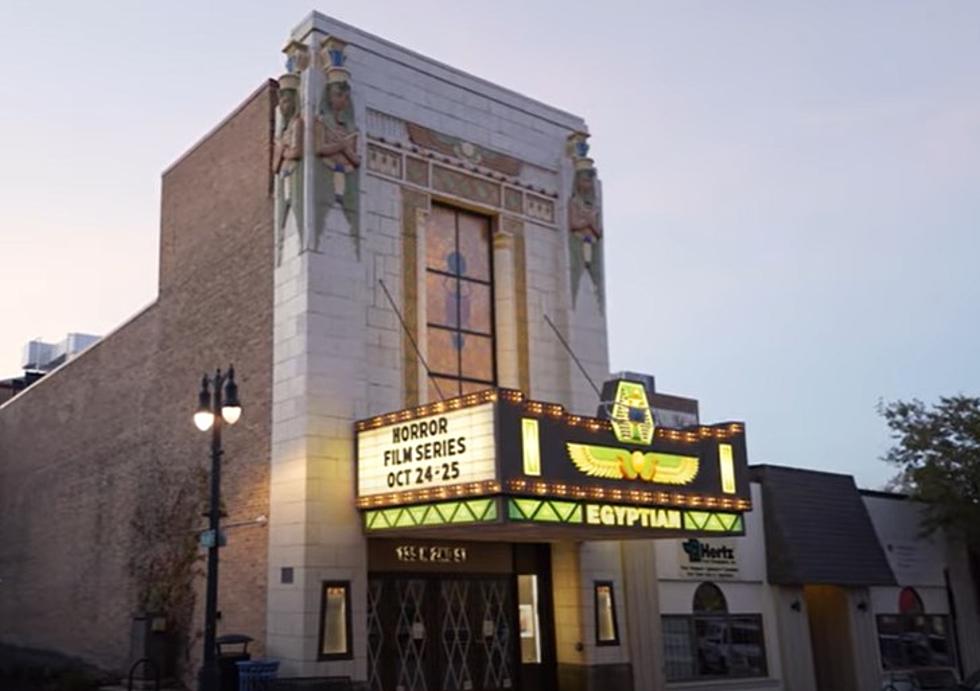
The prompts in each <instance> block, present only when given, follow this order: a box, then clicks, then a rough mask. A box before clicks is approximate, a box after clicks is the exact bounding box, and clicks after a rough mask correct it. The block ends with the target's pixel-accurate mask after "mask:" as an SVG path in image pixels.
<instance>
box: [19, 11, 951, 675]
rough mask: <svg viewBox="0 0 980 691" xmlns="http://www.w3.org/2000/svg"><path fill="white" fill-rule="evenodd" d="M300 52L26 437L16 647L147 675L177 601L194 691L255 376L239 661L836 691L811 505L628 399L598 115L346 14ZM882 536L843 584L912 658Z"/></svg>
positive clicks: (235, 524) (227, 615)
mask: <svg viewBox="0 0 980 691" xmlns="http://www.w3.org/2000/svg"><path fill="white" fill-rule="evenodd" d="M283 52H284V61H285V63H286V70H285V73H284V74H283V75H281V76H280V77H279V78H278V79H277V80H274V81H273V80H270V81H268V82H267V83H265V84H263V85H261V86H260V87H259V88H258V89H257V90H256V91H255V93H253V94H252V95H251V96H250V97H249V98H248V99H247V100H246V101H245V102H244V103H243V104H242V105H241V106H240V107H239V108H238V109H237V110H236V111H235V112H234V113H232V114H231V115H230V116H229V117H228V118H227V119H226V120H224V121H223V122H222V123H220V124H219V125H218V126H217V127H216V128H215V129H214V130H213V131H212V132H210V133H209V134H208V135H207V136H205V137H204V138H203V139H202V140H201V141H200V142H198V143H197V144H195V145H194V146H193V147H192V148H191V149H190V150H189V151H188V152H187V153H186V154H184V155H183V156H182V157H181V158H180V159H178V160H177V161H176V162H175V163H174V164H173V165H172V166H171V167H170V168H168V169H167V171H165V172H164V175H163V189H162V204H161V208H162V217H161V240H160V273H159V294H158V297H157V299H156V300H155V301H154V302H153V303H152V304H151V305H149V306H148V307H147V308H146V309H144V310H143V311H141V312H140V313H139V314H137V315H135V316H134V317H133V318H132V319H131V320H130V321H128V322H127V323H126V324H124V325H122V326H121V327H119V329H117V330H116V331H115V332H113V333H111V334H109V335H107V336H106V337H105V338H103V339H101V340H100V341H99V342H98V343H96V344H95V345H92V346H91V347H89V348H88V349H87V350H86V351H84V352H83V353H81V354H80V355H78V356H77V357H75V358H73V359H72V360H70V361H68V362H67V363H65V364H63V365H61V366H60V367H59V368H57V369H55V370H54V371H52V372H51V373H49V374H47V375H46V376H45V377H44V378H43V379H41V380H40V381H38V382H37V383H35V384H33V385H32V386H30V387H29V388H27V389H26V390H24V391H22V392H20V393H18V395H16V396H14V397H13V398H12V399H11V400H9V401H6V402H5V403H3V404H2V406H0V511H2V515H3V520H2V521H0V583H2V585H0V622H3V624H2V626H0V649H3V650H14V649H16V650H28V651H59V652H61V653H63V654H66V655H69V656H72V657H74V658H78V659H81V660H84V661H86V662H88V663H90V664H92V665H95V666H98V667H100V668H103V669H109V670H123V669H125V668H126V666H127V665H128V663H129V662H130V653H129V651H130V638H129V635H130V630H131V617H132V615H133V613H134V612H136V611H138V610H150V609H153V607H154V606H160V603H161V599H160V592H161V591H166V593H170V599H169V600H167V599H166V598H164V600H163V602H165V603H169V605H171V606H174V607H175V609H174V611H175V612H184V611H185V610H183V609H180V607H190V610H187V616H186V618H185V619H181V617H180V616H176V615H175V616H174V617H173V618H174V619H175V621H171V622H169V624H168V625H170V626H175V627H183V629H182V630H183V631H184V634H185V636H186V637H187V639H186V640H185V643H187V650H188V653H189V657H188V658H187V659H185V660H184V661H183V670H184V677H185V679H188V680H189V679H192V678H193V673H194V670H195V669H196V666H197V664H198V657H197V656H198V655H199V650H198V648H199V647H200V643H199V641H197V640H196V639H195V638H194V636H195V634H196V633H198V632H199V631H200V629H201V626H202V624H201V622H202V618H203V615H202V611H203V588H202V582H201V579H194V578H193V572H192V571H188V570H183V571H181V570H180V569H177V568H176V567H174V568H173V569H171V567H172V566H173V565H174V564H175V563H184V562H180V559H179V558H185V557H186V541H185V542H180V541H178V543H177V545H176V547H175V549H177V551H176V552H174V551H168V550H171V548H172V547H173V544H172V540H171V537H172V536H173V535H174V534H190V533H192V532H193V531H196V530H199V529H201V528H202V527H203V526H201V525H200V524H199V523H197V522H195V521H194V517H195V516H197V515H199V509H200V506H199V505H197V504H195V503H194V496H195V495H194V494H193V491H192V488H193V478H194V477H196V475H195V474H194V469H196V468H199V467H203V466H204V465H205V462H206V460H207V452H208V445H207V438H206V437H204V436H202V435H201V434H199V433H198V432H196V431H195V429H194V427H193V425H192V423H191V419H192V414H193V410H194V407H195V404H196V396H197V388H198V382H199V381H200V376H201V374H202V373H203V372H205V371H210V370H211V369H213V368H214V367H215V366H226V365H227V364H228V363H230V362H233V363H234V365H235V369H236V374H237V377H238V384H239V390H240V394H241V397H242V402H243V405H244V414H243V415H242V418H241V421H240V422H238V423H237V424H236V425H235V426H234V427H231V428H228V429H226V430H225V432H224V441H225V454H224V460H223V463H224V467H223V480H222V491H223V502H224V507H225V511H226V513H227V518H226V523H227V524H228V526H229V527H228V528H227V530H226V539H227V545H226V546H224V547H223V548H222V549H221V573H220V588H219V593H220V594H219V609H220V620H219V633H244V634H247V635H250V636H252V637H253V638H255V639H256V640H255V643H254V646H253V652H254V653H255V654H257V655H263V656H267V657H272V658H276V659H278V660H280V661H281V674H283V675H285V676H294V677H297V676H302V677H327V676H331V677H336V676H339V677H347V678H350V679H352V680H354V681H357V682H360V683H362V684H363V685H365V687H366V688H369V689H371V690H372V691H422V690H428V689H441V690H446V691H449V690H456V691H483V690H486V691H490V690H498V689H525V690H531V689H535V690H537V689H541V690H547V689H560V690H561V691H578V690H580V689H581V690H584V689H603V688H604V689H631V688H632V689H637V690H638V691H639V690H644V691H645V690H647V689H662V688H665V687H672V686H678V687H683V688H692V687H701V686H703V687H704V688H712V687H713V686H712V685H717V684H718V683H719V681H725V682H728V683H729V687H730V688H786V689H797V688H800V689H810V688H816V689H819V690H820V691H823V690H824V688H830V687H825V686H823V685H818V686H814V685H813V684H814V681H813V678H814V676H813V675H814V672H813V665H812V663H807V664H809V665H810V666H809V667H806V669H805V670H804V671H803V672H800V671H799V670H800V666H799V665H800V664H801V663H800V662H799V660H802V659H803V658H802V657H801V658H799V660H798V659H797V658H796V656H795V654H794V653H793V652H792V651H793V649H792V648H787V647H786V641H789V644H790V645H799V646H800V650H804V649H805V650H807V651H809V650H810V647H809V646H810V637H809V631H810V630H811V629H810V628H808V626H807V624H806V621H807V620H806V619H805V618H802V617H798V616H797V615H798V614H799V613H800V611H801V610H802V609H804V608H807V609H808V610H809V612H810V616H811V618H812V616H813V612H814V611H816V610H817V609H818V607H817V606H816V605H815V604H814V605H811V599H810V597H809V595H808V594H807V593H806V592H805V590H804V589H805V588H806V587H808V584H814V583H818V584H824V583H826V579H825V580H819V581H813V582H811V581H808V580H806V579H807V578H809V577H810V575H811V573H812V572H810V571H807V568H809V566H810V565H812V561H807V560H806V559H804V558H803V557H799V555H800V554H802V553H801V552H799V545H797V546H796V547H793V545H790V546H789V547H786V545H785V544H783V543H782V542H779V540H780V539H781V538H780V534H779V529H780V526H782V527H783V528H785V527H786V526H789V525H791V524H792V523H793V521H796V520H798V519H799V518H800V516H799V515H796V516H791V515H789V514H788V510H787V509H786V506H787V505H786V501H787V498H789V497H796V496H798V495H797V494H794V492H797V491H798V490H799V489H800V486H799V484H798V483H797V484H795V485H794V484H793V483H788V484H787V483H785V482H783V483H782V484H781V482H780V478H781V477H782V476H780V477H776V475H778V473H776V471H766V470H758V469H756V470H752V471H750V469H749V467H748V464H747V456H746V444H745V428H744V426H743V424H742V423H741V422H738V421H718V422H715V423H712V424H702V421H701V420H700V419H699V416H698V409H697V403H696V401H693V400H691V399H686V398H681V397H677V396H670V395H666V394H664V393H662V392H659V391H657V390H656V388H655V386H654V381H653V379H652V377H648V376H644V375H637V374H633V373H622V374H618V375H611V374H610V368H609V362H608V354H607V335H606V317H605V305H606V299H607V296H606V292H605V281H604V268H605V267H604V259H603V257H604V249H605V244H606V243H607V242H616V241H617V240H616V238H617V229H612V228H611V229H609V232H608V233H607V232H606V229H605V228H604V227H603V222H602V188H601V185H600V183H599V176H598V173H597V166H596V164H595V161H594V160H593V158H591V156H590V151H589V146H588V129H587V126H586V123H585V122H584V121H583V120H582V118H580V117H578V116H575V115H572V114H569V113H566V112H564V111H561V110H559V109H557V108H554V107H551V106H548V105H545V104H542V103H539V102H537V101H534V100H532V99H530V98H527V97H524V96H521V95H519V94H516V93H514V92H512V91H509V90H507V89H505V88H503V87H500V86H496V85H494V84H490V83H488V82H486V81H483V80H481V79H479V78H477V77H474V76H471V75H468V74H466V73H464V72H461V71H460V70H458V69H455V68H453V67H450V66H447V65H444V64H441V63H438V62H436V61H434V60H431V59H429V58H426V57H424V56H421V55H419V54H416V53H413V52H411V51H408V50H406V49H404V48H401V47H399V46H396V45H393V44H391V43H389V42H387V41H385V40H383V39H381V38H378V37H376V36H372V35H370V34H367V33H365V32H363V31H361V30H359V29H356V28H354V27H351V26H348V25H346V24H343V23H341V22H339V21H336V20H334V19H331V18H329V17H325V16H323V15H320V14H317V13H314V14H312V15H310V16H309V17H308V18H307V19H306V20H304V21H303V22H302V23H301V24H300V25H299V26H298V27H297V28H296V29H295V30H294V31H293V32H292V34H290V35H289V36H288V38H287V40H286V42H285V48H284V51H283ZM188 483H191V484H188ZM782 485H786V486H785V487H782V488H780V487H781V486H782ZM852 485H853V483H852ZM188 488H191V489H188ZM855 496H857V495H856V493H855ZM857 501H858V502H859V503H860V502H861V499H860V498H858V500H857ZM867 501H868V502H872V503H873V501H876V500H874V498H868V499H867ZM862 506H863V504H862ZM850 508H851V509H854V508H855V507H854V505H850ZM871 513H872V515H875V516H877V515H878V513H880V512H879V510H878V507H877V505H875V506H874V507H872V510H871ZM258 516H267V517H268V522H267V524H266V523H265V522H262V521H256V520H255V518H256V517H258ZM188 517H190V518H188ZM188 520H189V521H190V522H189V523H188V522H187V521H188ZM866 522H867V524H868V525H867V530H866V531H865V532H864V533H862V539H863V540H865V542H866V543H867V544H871V543H872V542H873V543H874V545H876V547H875V549H876V550H877V552H874V550H872V552H874V554H872V558H870V561H868V563H866V564H864V567H863V570H859V571H860V573H858V574H857V577H858V578H859V580H858V581H854V582H851V581H847V582H846V583H844V582H843V581H841V583H840V584H842V585H846V586H848V587H851V586H854V587H861V588H865V590H862V591H860V593H862V594H859V595H848V597H850V598H851V599H852V600H854V598H860V597H865V596H866V597H865V600H861V601H862V602H866V603H867V606H868V607H872V608H873V611H874V612H875V616H878V614H880V616H881V617H883V618H880V619H879V626H878V630H879V631H883V632H884V633H882V634H881V636H882V637H881V639H880V640H881V641H884V642H883V643H881V646H882V650H886V649H887V650H888V651H893V650H897V651H898V652H894V654H893V653H892V652H889V653H888V655H889V657H888V660H892V659H896V660H897V659H898V658H897V657H896V656H899V655H907V654H908V651H907V650H906V649H905V648H902V647H901V645H900V644H893V643H892V639H891V638H889V636H892V635H893V634H892V633H890V632H891V631H894V630H897V629H896V627H899V628H900V627H901V626H904V625H905V624H904V623H903V621H904V620H894V617H896V616H897V617H899V618H900V617H902V616H904V614H903V611H901V610H900V611H897V612H892V610H891V609H889V607H891V606H892V604H893V601H894V602H898V603H901V602H906V601H908V600H909V598H910V597H911V596H909V595H905V594H904V591H901V590H897V588H898V587H899V586H900V585H904V583H900V582H899V581H896V579H895V577H894V572H893V570H892V568H891V567H890V566H889V561H888V560H889V557H887V556H886V553H885V551H883V549H882V548H881V547H878V546H877V545H878V538H877V537H876V534H875V531H874V529H873V528H871V523H870V522H868V521H866ZM888 523H889V521H888V519H884V522H883V523H881V525H880V526H879V527H880V529H881V530H882V531H885V530H887V525H888ZM875 525H876V526H878V525H879V523H877V522H876V523H875ZM181 530H183V531H184V532H183V533H181V532H180V531H181ZM885 540H886V538H885V537H883V538H882V541H885ZM889 544H891V545H893V547H894V549H892V552H893V553H894V555H895V556H894V557H892V558H893V559H904V558H905V557H902V556H900V555H902V554H905V552H903V551H902V549H903V548H902V547H901V545H899V543H898V542H896V541H895V540H894V539H892V540H891V542H890V543H889ZM774 545H779V546H778V547H775V546H774ZM896 545H898V546H897V547H895V546H896ZM784 547H786V550H787V551H782V550H783V549H784ZM181 549H183V550H184V551H180V550H181ZM869 549H870V548H869ZM896 550H897V551H896ZM778 555H784V556H785V555H789V556H790V557H794V558H796V557H798V559H797V561H794V562H793V563H792V564H788V562H786V561H785V560H784V559H781V558H780V557H779V556H778ZM875 555H877V556H876V557H875ZM804 556H806V555H805V554H804ZM178 557H179V558H178ZM866 561H867V560H866ZM902 563H903V564H904V563H905V562H902ZM192 567H193V563H192V562H191V565H190V566H187V567H186V568H187V569H191V568H192ZM913 571H915V570H914V569H913ZM845 572H846V573H845ZM161 573H162V574H163V575H161ZM840 573H844V575H845V576H847V578H851V577H852V576H854V573H855V572H854V571H853V570H852V571H847V570H846V569H844V570H842V571H841V572H840ZM840 573H837V574H835V577H837V576H840ZM916 574H917V575H914V576H911V575H910V576H909V585H914V586H915V587H916V588H917V593H918V596H919V597H920V598H921V599H922V603H923V604H922V607H923V608H924V611H926V612H928V613H929V614H930V615H935V616H938V617H942V616H945V614H946V610H944V609H943V608H942V602H941V599H942V598H941V597H940V595H939V592H940V591H939V590H935V588H939V587H940V586H939V585H938V581H937V573H936V572H935V571H934V570H929V569H921V570H920V572H916ZM821 578H823V576H822V575H821ZM845 580H846V579H845ZM912 581H914V583H912ZM185 587H188V588H191V590H190V593H191V595H196V597H192V598H190V599H187V598H184V599H179V598H178V600H179V602H178V603H177V605H179V606H177V605H175V604H174V602H175V599H174V598H175V597H176V596H174V595H173V593H177V594H178V595H180V594H185V595H186V593H185V591H184V590H182V588H185ZM867 588H871V590H867ZM896 598H898V599H897V600H896ZM903 598H904V599H903ZM797 601H799V603H800V604H799V607H798V608H797V607H796V606H794V603H796V602H797ZM813 602H814V603H816V600H813ZM855 604H857V603H856V601H855ZM896 606H897V607H899V608H901V607H903V606H904V605H900V604H899V605H896ZM67 613H71V616H70V617H68V616H67ZM855 616H856V615H855ZM869 616H870V615H869ZM888 617H892V619H888ZM930 621H933V620H930ZM934 621H936V622H938V621H939V620H934ZM801 622H802V623H801ZM941 625H942V623H941V622H940V623H938V624H935V626H941ZM865 630H867V631H872V629H870V628H867V627H866V629H865ZM877 640H879V639H878V638H872V643H871V644H870V645H872V646H873V645H874V641H877ZM813 650H816V646H814V647H813ZM808 655H810V654H809V653H808ZM806 659H807V660H812V655H811V656H809V657H807V658H806ZM903 659H904V658H903ZM889 664H891V663H890V662H889ZM807 675H809V676H807ZM807 679H809V681H807ZM808 684H809V685H808ZM726 688H727V687H726ZM862 688H864V687H862ZM868 688H870V687H868Z"/></svg>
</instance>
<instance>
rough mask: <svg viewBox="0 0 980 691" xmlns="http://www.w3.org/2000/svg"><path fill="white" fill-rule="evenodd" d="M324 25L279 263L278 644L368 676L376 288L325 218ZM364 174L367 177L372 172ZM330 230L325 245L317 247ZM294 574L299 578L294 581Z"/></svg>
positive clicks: (287, 664) (324, 666)
mask: <svg viewBox="0 0 980 691" xmlns="http://www.w3.org/2000/svg"><path fill="white" fill-rule="evenodd" d="M324 38H325V36H324V34H322V33H321V32H318V31H315V30H314V31H312V32H311V33H309V34H308V35H307V36H305V37H302V40H303V41H304V42H305V43H306V44H307V45H308V47H309V52H310V55H311V61H310V66H309V68H308V69H306V70H305V71H304V73H303V81H302V87H301V89H302V97H303V116H304V118H305V119H306V134H307V136H306V142H305V144H306V149H305V155H304V159H303V175H304V180H305V183H306V186H305V191H304V192H305V193H304V202H305V213H304V226H305V228H304V233H303V236H304V239H305V242H304V247H303V248H301V247H299V244H298V243H296V242H293V243H289V242H287V244H286V251H285V253H284V256H283V260H282V263H281V265H280V266H279V267H278V268H277V269H276V300H275V315H274V335H273V342H274V362H273V379H274V382H275V383H274V387H273V410H274V412H273V425H272V458H271V478H270V492H271V498H270V504H271V508H270V524H269V596H268V603H267V604H268V634H267V651H268V655H269V656H270V657H274V658H278V659H280V660H281V663H282V674H283V675H285V676H296V675H302V676H350V677H352V678H354V679H356V680H363V679H366V673H367V667H366V661H367V652H366V649H365V645H366V639H367V636H366V621H367V611H366V610H367V605H366V603H367V550H366V540H365V538H364V535H363V532H362V530H361V523H360V515H359V513H358V511H357V509H356V508H355V506H354V502H353V488H354V458H353V454H354V421H355V420H357V419H359V418H361V417H366V416H367V404H366V400H367V388H368V372H367V354H366V348H365V344H366V343H367V341H368V337H367V333H366V330H367V324H366V317H365V315H366V314H367V307H368V301H369V300H370V299H371V295H372V293H371V292H370V291H369V290H368V287H367V269H366V266H367V262H366V261H361V258H359V257H358V256H357V252H356V248H355V243H354V238H353V237H352V236H351V232H350V227H349V223H348V222H347V219H346V218H345V217H344V214H343V211H342V210H341V209H340V205H339V204H334V205H333V208H332V209H331V210H330V212H329V213H328V214H327V215H326V218H324V219H319V220H320V222H321V223H322V224H323V225H324V227H323V228H319V229H318V228H317V227H316V223H317V220H318V219H317V217H316V213H315V210H316V201H317V198H318V197H319V196H321V195H323V194H330V193H331V191H330V190H319V189H316V187H315V185H316V184H317V183H318V182H319V183H321V184H323V183H324V182H325V181H328V180H327V177H326V176H323V175H317V174H316V172H317V171H316V166H320V165H322V163H321V162H320V161H319V160H318V159H317V157H316V155H315V150H314V141H315V140H314V136H313V122H314V118H315V117H316V109H317V105H318V103H319V100H320V98H321V95H322V93H323V89H324V86H325V77H324V74H323V72H322V70H321V69H320V64H319V58H318V57H315V56H316V55H317V53H318V52H319V49H320V46H321V43H322V41H323V39H324ZM362 175H363V173H362ZM318 230H319V231H321V234H320V243H319V250H318V252H312V251H303V250H307V249H308V248H310V247H312V246H314V244H315V236H316V233H317V231H318ZM283 569H289V570H291V572H292V581H293V582H292V583H285V582H283V578H282V574H283V571H282V570H283ZM326 580H331V581H349V582H350V586H351V612H350V617H351V622H352V640H351V641H349V644H350V645H351V646H352V652H353V658H352V659H350V660H336V661H319V660H318V653H319V650H318V644H319V630H320V616H321V611H320V609H321V597H322V584H323V582H324V581H326Z"/></svg>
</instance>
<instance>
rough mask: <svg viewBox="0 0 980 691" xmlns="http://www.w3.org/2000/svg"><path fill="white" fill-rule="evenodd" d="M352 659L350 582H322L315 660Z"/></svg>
mask: <svg viewBox="0 0 980 691" xmlns="http://www.w3.org/2000/svg"><path fill="white" fill-rule="evenodd" d="M352 657H353V651H352V648H351V612H350V581H324V583H323V595H322V598H321V600H320V648H319V654H318V655H317V659H319V660H349V659H351V658H352Z"/></svg>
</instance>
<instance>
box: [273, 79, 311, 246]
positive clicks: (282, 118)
mask: <svg viewBox="0 0 980 691" xmlns="http://www.w3.org/2000/svg"><path fill="white" fill-rule="evenodd" d="M299 85H300V77H299V75H298V74H293V73H291V72H290V73H287V74H284V75H283V76H281V77H280V78H279V106H278V107H279V117H278V119H277V123H276V136H275V141H274V143H273V149H272V172H273V173H274V175H275V187H276V263H277V264H281V263H282V254H283V246H284V245H285V242H286V225H287V222H288V220H289V218H290V217H292V218H293V220H294V221H295V222H296V232H297V233H298V236H299V246H300V248H301V250H302V247H303V168H302V160H303V115H302V113H301V109H300V99H299Z"/></svg>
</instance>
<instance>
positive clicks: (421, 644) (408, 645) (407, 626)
mask: <svg viewBox="0 0 980 691" xmlns="http://www.w3.org/2000/svg"><path fill="white" fill-rule="evenodd" d="M394 586H395V593H396V596H397V599H398V619H397V621H396V623H395V654H396V660H395V689H396V691H430V689H431V690H432V691H438V689H435V688H433V687H432V686H431V685H430V683H429V679H428V674H427V671H428V667H429V664H428V658H427V657H426V656H427V654H428V639H429V633H430V632H429V631H428V630H427V626H426V624H427V622H426V607H428V606H429V603H428V602H427V601H426V597H425V595H426V587H425V586H426V582H425V581H424V580H422V579H420V578H413V579H406V580H397V581H394Z"/></svg>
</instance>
